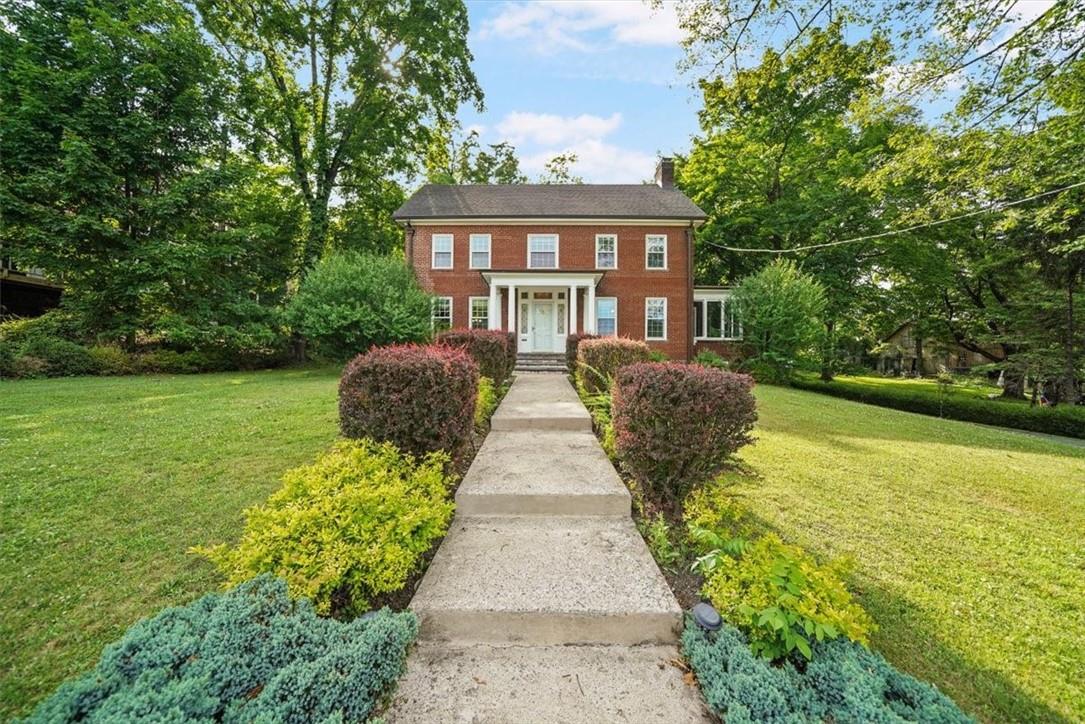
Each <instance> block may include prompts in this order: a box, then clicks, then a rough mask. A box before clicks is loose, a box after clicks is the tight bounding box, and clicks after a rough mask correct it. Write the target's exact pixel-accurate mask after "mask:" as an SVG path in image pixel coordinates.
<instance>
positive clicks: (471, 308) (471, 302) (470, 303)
mask: <svg viewBox="0 0 1085 724" xmlns="http://www.w3.org/2000/svg"><path fill="white" fill-rule="evenodd" d="M476 301H479V302H486V324H485V325H484V326H482V327H472V326H471V322H473V321H474V316H475V302H476ZM490 314H492V310H491V309H490V298H489V297H468V298H467V328H468V329H489V328H490Z"/></svg>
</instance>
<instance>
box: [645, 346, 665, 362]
mask: <svg viewBox="0 0 1085 724" xmlns="http://www.w3.org/2000/svg"><path fill="white" fill-rule="evenodd" d="M669 360H670V357H668V356H667V353H666V352H664V351H663V350H661V349H651V350H648V361H649V362H667V361H669Z"/></svg>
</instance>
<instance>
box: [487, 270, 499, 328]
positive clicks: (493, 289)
mask: <svg viewBox="0 0 1085 724" xmlns="http://www.w3.org/2000/svg"><path fill="white" fill-rule="evenodd" d="M489 327H490V329H501V295H500V294H498V292H497V282H496V281H493V280H492V279H491V280H490V324H489Z"/></svg>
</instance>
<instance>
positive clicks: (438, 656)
mask: <svg viewBox="0 0 1085 724" xmlns="http://www.w3.org/2000/svg"><path fill="white" fill-rule="evenodd" d="M677 656H678V651H677V650H676V649H675V648H674V647H673V646H635V647H625V646H539V647H525V646H485V645H483V646H469V647H450V646H434V645H427V644H424V643H423V644H419V645H418V646H416V647H415V649H414V651H413V652H412V653H411V657H410V659H409V660H408V663H407V673H406V675H405V676H404V677H403V678H402V679H400V681H399V686H398V688H397V690H396V694H395V698H394V699H393V701H392V706H391V708H390V709H389V711H388V713H387V715H386V719H387V721H388V722H391V723H396V724H415V723H416V722H417V723H419V724H422V723H425V724H429V723H430V722H492V723H493V724H523V723H524V722H565V723H567V724H597V723H598V722H635V723H637V724H640V723H642V722H660V723H662V722H708V721H711V719H710V718H709V716H708V715H707V714H706V712H705V709H704V705H703V704H702V703H701V697H700V694H699V693H698V691H697V689H696V688H695V687H693V686H691V685H689V684H687V683H686V682H685V681H684V680H683V676H682V671H681V670H679V669H677V668H676V667H674V666H672V665H671V663H669V662H671V661H673V660H674V659H675V658H676V657H677Z"/></svg>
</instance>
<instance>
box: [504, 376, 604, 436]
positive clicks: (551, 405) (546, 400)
mask: <svg viewBox="0 0 1085 724" xmlns="http://www.w3.org/2000/svg"><path fill="white" fill-rule="evenodd" d="M490 430H580V431H590V430H591V415H589V414H588V411H587V410H586V409H584V405H582V404H581V403H580V399H579V398H578V397H577V396H576V392H574V391H573V388H572V386H571V385H570V384H569V380H568V379H567V378H566V377H565V375H563V374H555V373H542V374H532V375H521V376H520V377H517V378H516V383H515V384H514V385H513V386H512V387H511V388H510V389H509V392H508V394H507V395H505V399H504V400H502V401H501V405H500V406H498V408H497V412H495V413H494V416H493V417H492V418H490Z"/></svg>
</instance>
